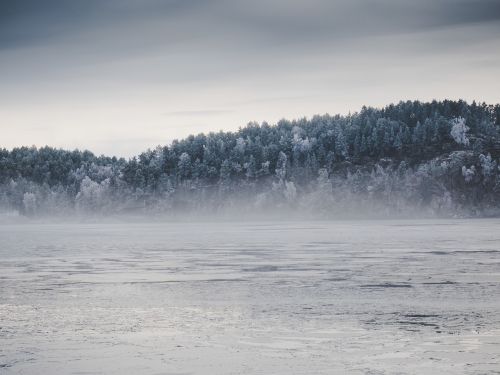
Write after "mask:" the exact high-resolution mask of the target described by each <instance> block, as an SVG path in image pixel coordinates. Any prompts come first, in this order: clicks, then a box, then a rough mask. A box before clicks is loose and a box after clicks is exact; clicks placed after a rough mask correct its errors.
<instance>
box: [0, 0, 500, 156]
mask: <svg viewBox="0 0 500 375" xmlns="http://www.w3.org/2000/svg"><path fill="white" fill-rule="evenodd" d="M499 84H500V0H418V1H415V0H364V1H361V0H246V1H240V0H164V1H160V0H80V1H78V0H75V1H68V0H43V1H41V0H0V147H6V148H12V147H15V146H20V145H36V146H43V145H46V144H48V145H51V146H55V147H63V148H66V149H73V148H80V149H89V150H91V151H93V152H96V153H98V154H100V153H105V154H108V155H111V154H113V155H118V156H126V157H128V156H132V155H135V154H138V153H139V152H141V151H143V150H145V149H147V148H148V147H155V146H156V145H158V144H165V143H169V142H171V141H172V140H173V139H175V138H182V137H184V136H186V135H189V134H192V133H199V132H208V131H218V130H221V129H223V130H235V129H237V128H238V127H240V126H244V125H246V123H248V122H249V121H258V122H262V121H264V120H265V121H268V122H270V123H274V122H276V121H277V120H279V119H280V118H289V119H293V118H298V117H304V116H307V117H310V116H312V115H314V114H323V113H327V112H328V113H331V114H336V113H348V112H349V111H351V112H355V111H358V110H359V109H360V108H361V106H362V105H371V106H383V105H385V104H389V103H391V102H397V101H399V100H406V99H420V100H432V99H444V98H451V99H459V98H463V99H466V100H468V101H472V100H474V99H475V100H477V101H486V102H488V103H499V102H500V86H499Z"/></svg>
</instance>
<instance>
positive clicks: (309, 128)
mask: <svg viewBox="0 0 500 375" xmlns="http://www.w3.org/2000/svg"><path fill="white" fill-rule="evenodd" d="M499 158H500V105H498V104H497V105H487V104H485V103H482V104H479V103H475V102H473V103H471V104H468V103H466V102H465V101H450V100H445V101H432V102H426V103H422V102H419V101H406V102H400V103H398V104H391V105H388V106H386V107H384V108H379V109H378V108H371V107H363V108H362V109H361V110H360V111H359V112H356V113H353V114H349V115H345V116H342V115H335V116H331V115H321V116H314V117H312V118H310V119H306V118H302V119H297V120H293V121H288V120H281V121H279V122H278V123H277V124H275V125H270V124H268V123H266V122H264V123H261V124H257V123H249V124H248V125H247V126H245V127H243V128H240V129H239V130H238V131H236V132H223V131H220V132H218V133H208V134H203V133H202V134H198V135H190V136H188V137H187V138H185V139H182V140H175V141H173V142H172V143H171V144H169V145H165V146H158V147H156V148H155V149H153V150H151V149H150V150H147V151H145V152H143V153H141V154H140V155H138V156H137V157H133V158H131V159H129V160H125V159H123V158H116V157H106V156H96V155H94V154H93V153H91V152H89V151H79V150H75V151H66V150H61V149H55V148H51V147H42V148H36V147H20V148H14V149H12V150H7V149H0V212H4V213H5V212H17V213H19V214H22V215H50V214H73V213H75V212H76V213H79V214H92V215H97V214H120V213H144V214H154V213H158V214H161V213H176V212H204V213H208V214H210V213H214V212H221V211H224V210H235V211H238V210H254V211H255V212H267V211H269V210H276V209H282V210H287V211H290V212H292V211H293V212H302V213H310V214H315V215H316V214H317V215H321V216H325V217H329V216H332V217H333V216H346V215H347V216H348V215H359V214H363V215H371V214H373V213H376V214H383V215H387V216H391V215H405V214H411V213H415V212H420V213H423V214H427V215H497V214H498V213H499V212H500V170H499V166H498V159H499Z"/></svg>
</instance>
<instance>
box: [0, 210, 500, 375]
mask: <svg viewBox="0 0 500 375" xmlns="http://www.w3.org/2000/svg"><path fill="white" fill-rule="evenodd" d="M499 229H500V220H494V219H491V220H490V219H488V220H446V221H445V220H440V221H398V222H396V221H378V222H373V221H356V222H355V221H352V222H319V221H318V222H288V223H277V222H269V223H212V224H203V223H161V224H160V223H156V224H146V223H144V224H130V223H127V224H95V225H93V224H67V225H55V224H52V225H48V224H47V225H34V224H33V225H3V226H0V373H2V374H36V375H39V374H51V375H57V374H81V375H83V374H120V375H121V374H158V375H159V374H164V375H166V374H169V375H174V374H214V375H215V374H217V375H224V374H336V373H338V374H345V373H348V374H431V373H432V374H443V373H456V374H484V373H500V230H499Z"/></svg>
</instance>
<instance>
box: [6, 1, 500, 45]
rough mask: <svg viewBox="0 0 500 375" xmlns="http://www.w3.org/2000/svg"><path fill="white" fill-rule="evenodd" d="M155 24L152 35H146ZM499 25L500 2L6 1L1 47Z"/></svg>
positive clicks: (297, 37)
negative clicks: (90, 38) (97, 37)
mask: <svg viewBox="0 0 500 375" xmlns="http://www.w3.org/2000/svg"><path fill="white" fill-rule="evenodd" d="M155 21H157V22H158V25H157V27H156V28H155V29H154V32H151V29H150V28H148V27H145V28H141V25H144V24H145V23H148V22H155ZM179 21H182V22H179ZM499 21H500V1H498V0H469V1H466V0H432V1H431V0H420V1H403V0H371V1H366V0H363V1H361V0H307V1H306V0H301V1H298V0H254V1H245V0H242V1H236V0H206V1H203V0H166V1H160V0H141V1H139V0H122V1H119V0H75V1H67V0H43V1H40V0H5V1H1V2H0V48H12V47H17V46H24V45H33V44H35V45H36V44H43V43H44V42H47V41H51V40H54V39H56V40H57V39H61V38H62V39H68V38H69V39H71V37H72V35H75V34H79V33H81V32H82V31H92V30H95V31H96V32H98V33H99V32H100V33H102V36H103V37H105V38H106V35H107V34H108V33H110V34H111V35H113V36H114V37H116V38H120V36H121V37H123V38H125V37H127V36H128V35H129V34H132V33H138V34H140V35H141V34H143V35H144V37H146V38H153V39H156V40H158V41H161V40H163V38H166V39H167V41H168V39H169V37H170V35H171V34H172V33H173V34H175V33H182V34H187V35H191V36H196V37H199V38H202V39H203V40H208V41H211V42H212V43H214V47H217V46H218V45H219V46H220V45H226V43H227V42H228V41H231V40H233V39H235V38H238V39H239V40H240V41H252V40H256V39H257V40H259V41H260V42H262V41H267V42H270V43H273V42H274V43H285V44H293V43H294V42H296V41H301V40H314V39H319V40H331V41H335V40H337V39H344V38H349V37H359V36H366V35H374V34H387V33H407V32H418V31H425V30H427V29H429V28H440V27H449V26H460V25H464V24H470V23H485V22H499ZM115 29H118V30H120V31H122V32H123V33H122V34H120V33H118V35H116V34H115V33H113V32H112V31H113V30H115ZM154 34H156V35H154ZM110 42H112V40H111V41H110Z"/></svg>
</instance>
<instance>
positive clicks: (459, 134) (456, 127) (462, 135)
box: [450, 117, 469, 146]
mask: <svg viewBox="0 0 500 375" xmlns="http://www.w3.org/2000/svg"><path fill="white" fill-rule="evenodd" d="M451 125H452V127H451V132H450V134H451V136H452V137H453V139H454V140H455V142H457V143H458V144H460V145H464V146H468V145H469V138H468V137H467V131H468V130H469V127H468V126H467V125H465V119H464V118H463V117H458V118H454V119H453V120H452V121H451Z"/></svg>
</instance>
